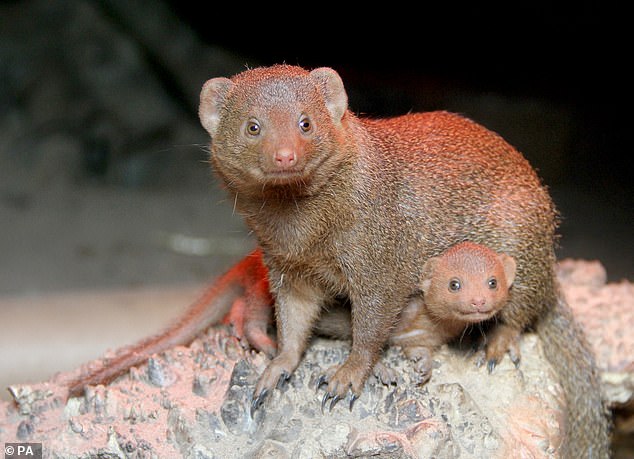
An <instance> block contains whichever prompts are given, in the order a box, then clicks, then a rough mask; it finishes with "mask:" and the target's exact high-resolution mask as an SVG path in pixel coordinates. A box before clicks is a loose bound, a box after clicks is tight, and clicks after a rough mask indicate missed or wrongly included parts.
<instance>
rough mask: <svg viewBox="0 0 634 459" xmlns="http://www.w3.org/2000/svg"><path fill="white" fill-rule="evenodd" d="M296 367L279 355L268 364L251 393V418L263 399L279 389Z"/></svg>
mask: <svg viewBox="0 0 634 459" xmlns="http://www.w3.org/2000/svg"><path fill="white" fill-rule="evenodd" d="M296 367H297V364H296V363H295V364H293V362H292V361H291V360H290V359H288V358H284V356H282V355H279V356H277V357H276V358H275V359H273V360H272V361H271V363H269V366H268V367H266V369H265V370H264V373H262V375H261V376H260V379H259V380H258V383H257V384H256V386H255V390H254V391H253V399H252V402H251V417H253V414H254V413H255V411H256V410H257V409H258V408H259V407H260V406H262V404H263V403H264V399H266V397H267V396H268V395H269V394H270V393H271V391H272V390H273V389H275V388H278V389H279V388H281V387H282V386H283V385H284V384H285V383H286V382H287V381H288V380H289V379H290V377H291V374H292V373H293V371H294V370H295V368H296Z"/></svg>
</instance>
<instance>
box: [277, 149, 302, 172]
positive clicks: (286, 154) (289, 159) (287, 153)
mask: <svg viewBox="0 0 634 459" xmlns="http://www.w3.org/2000/svg"><path fill="white" fill-rule="evenodd" d="M273 159H274V160H275V165H276V166H277V167H278V169H289V168H291V167H293V166H294V165H295V164H296V163H297V155H296V154H295V151H294V150H291V149H290V148H280V149H279V150H277V151H276V152H275V156H274V158H273Z"/></svg>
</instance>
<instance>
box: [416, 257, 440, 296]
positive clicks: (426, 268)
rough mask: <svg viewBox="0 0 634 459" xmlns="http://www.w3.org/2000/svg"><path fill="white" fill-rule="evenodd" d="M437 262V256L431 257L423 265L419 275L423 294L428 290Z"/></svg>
mask: <svg viewBox="0 0 634 459" xmlns="http://www.w3.org/2000/svg"><path fill="white" fill-rule="evenodd" d="M437 264H438V257H432V258H430V259H429V260H427V261H426V262H425V264H424V265H423V270H422V273H421V277H420V280H421V282H420V289H421V290H422V291H423V293H424V294H425V295H426V294H427V292H429V288H430V287H431V283H432V280H433V278H434V271H435V270H436V265H437Z"/></svg>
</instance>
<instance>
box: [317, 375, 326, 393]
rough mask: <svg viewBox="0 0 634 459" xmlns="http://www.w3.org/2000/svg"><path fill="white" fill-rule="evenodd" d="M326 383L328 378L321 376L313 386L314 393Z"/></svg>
mask: <svg viewBox="0 0 634 459" xmlns="http://www.w3.org/2000/svg"><path fill="white" fill-rule="evenodd" d="M327 382H328V378H327V377H326V375H321V376H320V377H319V379H318V380H317V384H316V385H315V392H317V391H318V390H319V388H320V387H321V386H323V385H324V384H326V383H327Z"/></svg>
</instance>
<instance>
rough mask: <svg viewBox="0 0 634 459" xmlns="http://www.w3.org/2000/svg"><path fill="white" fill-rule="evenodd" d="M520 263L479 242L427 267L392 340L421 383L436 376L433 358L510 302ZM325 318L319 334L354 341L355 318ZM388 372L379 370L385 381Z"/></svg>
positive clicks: (338, 314)
mask: <svg viewBox="0 0 634 459" xmlns="http://www.w3.org/2000/svg"><path fill="white" fill-rule="evenodd" d="M515 270H516V264H515V260H514V259H513V258H512V257H510V256H508V255H506V254H503V253H501V254H498V253H495V252H494V251H492V250H491V249H489V248H488V247H485V246H483V245H480V244H475V243H473V242H468V241H467V242H461V243H459V244H456V245H454V246H452V247H450V248H449V249H447V250H446V251H444V252H443V253H442V254H440V255H438V256H436V257H432V258H430V259H428V260H427V261H425V263H423V264H422V270H421V272H422V274H421V281H420V285H419V288H420V294H416V295H414V296H413V297H412V300H411V301H410V303H409V305H408V306H407V307H406V308H405V309H404V310H403V311H402V312H401V315H400V317H399V321H398V323H397V324H396V326H395V328H394V331H393V333H392V335H391V336H390V339H389V342H390V344H392V345H397V346H400V347H401V348H402V349H403V351H404V352H405V354H406V355H407V357H408V358H409V359H411V360H413V361H414V362H416V369H417V371H418V373H419V377H420V379H419V382H420V383H424V382H426V381H427V380H428V379H429V378H430V376H431V370H432V367H431V365H432V356H433V353H434V351H435V350H436V349H437V348H438V347H440V346H441V345H443V344H446V343H449V342H450V341H452V340H454V339H455V338H457V337H459V336H461V335H462V334H463V333H464V332H465V329H466V328H468V327H469V326H471V325H475V324H480V323H482V322H485V321H487V320H489V319H491V318H492V317H494V316H495V315H496V314H497V313H498V312H499V311H500V310H501V309H502V308H503V307H504V306H505V305H506V303H507V301H508V297H509V289H510V288H511V285H512V284H513V280H514V279H515ZM335 314H336V316H335V317H331V316H330V315H329V314H325V315H324V316H323V317H322V318H321V319H320V320H319V322H318V323H317V325H316V330H317V332H318V333H320V334H322V335H327V336H332V337H335V338H343V339H348V338H350V316H349V314H348V315H347V316H346V315H345V314H343V313H342V311H340V310H339V309H337V310H336V311H335ZM386 372H389V369H386V368H383V366H382V365H379V366H378V367H375V373H377V375H381V379H383V380H389V377H384V376H383V375H384V374H385V373H386Z"/></svg>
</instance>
